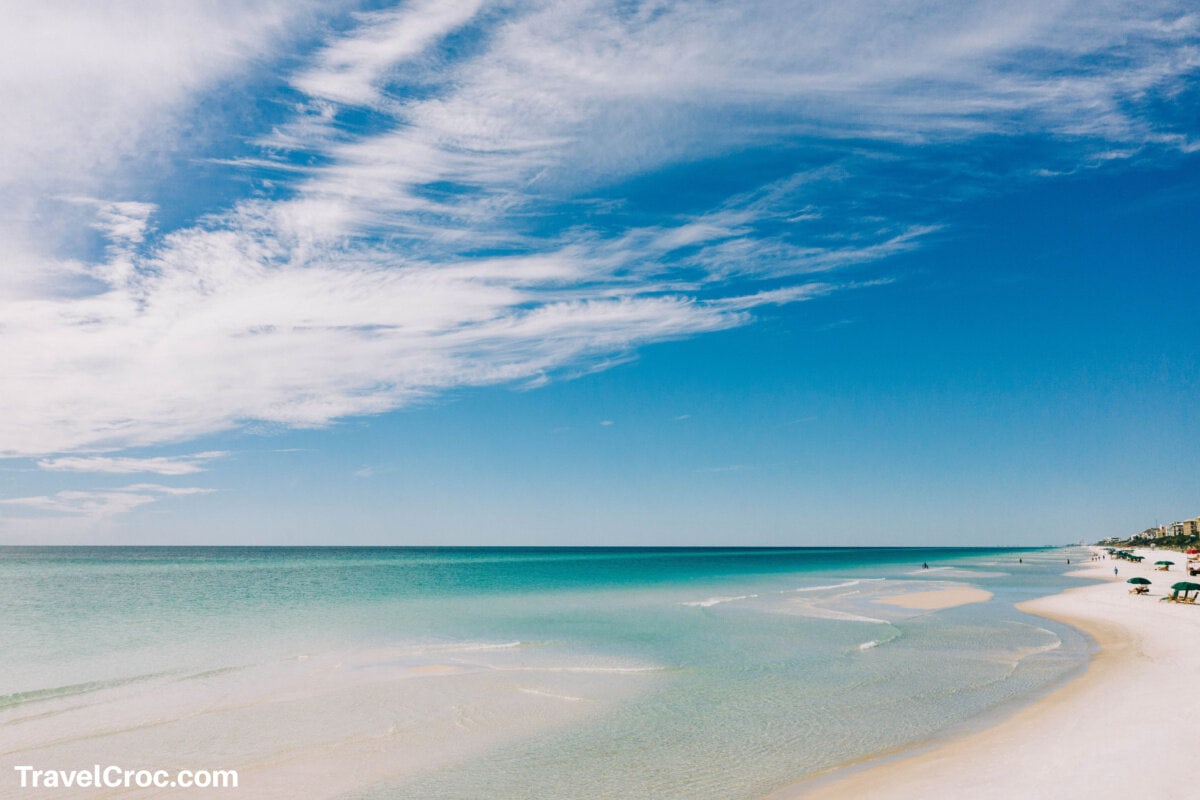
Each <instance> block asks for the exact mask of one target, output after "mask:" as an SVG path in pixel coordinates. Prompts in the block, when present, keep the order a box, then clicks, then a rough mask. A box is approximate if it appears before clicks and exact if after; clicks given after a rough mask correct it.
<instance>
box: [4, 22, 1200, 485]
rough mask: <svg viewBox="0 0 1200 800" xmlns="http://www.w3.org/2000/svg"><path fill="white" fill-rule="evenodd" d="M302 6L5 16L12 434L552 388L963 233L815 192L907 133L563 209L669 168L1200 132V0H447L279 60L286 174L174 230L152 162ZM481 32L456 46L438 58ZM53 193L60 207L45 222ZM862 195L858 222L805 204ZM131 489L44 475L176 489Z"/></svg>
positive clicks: (123, 429) (1116, 148) (307, 420)
mask: <svg viewBox="0 0 1200 800" xmlns="http://www.w3.org/2000/svg"><path fill="white" fill-rule="evenodd" d="M293 8H295V6H294V5H293V4H290V3H281V2H263V3H258V4H244V3H234V2H228V3H218V4H215V5H213V4H206V3H199V2H196V3H173V4H165V5H164V4H158V3H140V4H139V3H132V4H127V5H123V6H122V7H121V8H120V9H118V10H116V11H114V10H113V9H109V8H107V7H106V8H104V9H96V8H93V6H91V5H87V4H78V5H59V6H46V5H44V4H38V5H36V6H34V5H31V6H29V7H28V8H23V9H20V10H18V11H17V12H16V13H14V14H12V15H8V18H6V25H5V26H4V28H3V32H0V74H2V75H4V76H5V81H4V83H3V84H2V85H0V102H3V103H4V107H5V108H6V109H7V110H8V116H7V117H6V118H7V119H9V120H11V121H12V124H11V125H7V124H6V126H4V131H3V133H0V154H2V155H3V156H4V158H3V163H4V164H5V165H6V166H5V167H4V168H3V172H2V173H0V211H3V212H5V213H4V215H0V218H3V219H6V220H8V221H7V222H3V223H0V241H4V242H7V243H8V244H7V245H4V246H3V247H5V248H7V250H6V251H5V252H0V257H3V258H4V260H5V261H4V263H6V264H9V265H13V268H12V269H10V270H8V271H7V272H6V273H4V274H3V277H0V340H2V346H0V374H3V375H4V376H5V383H6V399H5V414H4V415H3V417H2V418H0V456H6V455H7V456H28V455H32V456H44V455H47V454H56V455H55V456H54V457H52V458H46V459H44V460H43V461H42V462H41V463H42V464H43V465H44V468H46V469H56V470H70V469H77V468H79V467H81V466H87V467H89V471H108V472H122V471H129V472H133V471H135V470H136V471H146V472H158V473H159V474H187V471H189V470H190V471H197V470H198V469H199V464H200V463H201V462H202V461H203V460H204V459H202V458H200V457H199V456H193V457H191V458H190V459H188V458H182V459H169V458H168V459H163V460H162V461H161V463H160V464H159V465H158V467H157V468H151V466H152V465H150V464H149V463H148V462H153V461H155V460H154V459H122V458H120V457H115V456H113V457H107V456H106V457H91V456H89V457H79V458H74V459H72V457H69V456H66V455H63V454H69V453H73V452H80V451H84V450H89V451H93V452H94V451H96V450H119V449H121V448H125V447H130V446H136V445H151V444H161V443H166V442H176V441H185V440H188V439H192V438H195V437H197V436H200V435H202V434H207V433H212V432H214V431H220V430H226V429H230V428H234V427H237V426H240V425H244V424H247V423H248V422H254V421H259V422H267V423H273V424H280V425H288V426H320V425H325V424H328V423H330V422H331V421H334V420H337V419H339V418H341V417H345V416H349V415H354V414H371V413H378V412H382V411H386V410H389V409H393V408H396V407H399V406H403V405H405V404H408V403H412V402H414V401H416V400H419V399H422V398H427V397H430V396H434V395H436V394H438V393H439V392H442V391H445V390H447V389H452V388H455V387H461V386H478V385H487V384H497V383H511V384H520V385H537V384H538V383H540V382H543V381H545V380H546V379H548V377H550V376H553V375H557V374H563V373H567V374H570V373H573V372H577V371H585V370H587V369H588V368H591V367H596V366H602V365H606V364H611V363H615V362H618V361H620V360H622V359H623V358H626V357H627V356H628V354H629V353H631V352H632V351H634V350H635V349H636V348H637V347H639V346H641V345H643V344H645V343H648V342H655V341H662V340H665V339H671V338H678V337H685V336H691V335H695V334H698V333H702V332H706V331H713V330H719V329H723V328H729V327H731V326H735V325H741V324H745V323H746V322H747V321H749V320H750V319H751V314H752V313H753V312H754V311H755V310H756V309H760V308H762V307H764V306H766V305H770V304H781V303H790V302H799V301H803V300H807V299H811V298H813V297H817V296H820V295H822V294H826V293H829V292H832V291H836V290H838V289H841V288H844V287H846V286H847V285H862V284H863V283H864V281H863V280H861V278H860V279H859V280H858V281H857V282H855V281H852V279H851V278H849V277H846V278H844V279H841V278H839V277H834V276H833V275H831V274H830V273H833V272H835V271H836V270H840V269H844V268H846V267H851V266H854V265H862V264H867V263H871V262H876V261H879V260H882V259H886V258H889V257H892V256H895V255H898V254H901V253H905V252H910V251H912V250H914V249H915V248H917V247H919V246H921V245H922V243H923V242H925V241H927V240H928V239H929V238H930V237H931V236H933V235H935V233H936V232H937V231H938V228H937V226H936V225H934V224H930V223H929V222H927V221H919V220H908V219H882V220H874V219H871V218H870V214H869V212H864V211H862V210H861V209H859V210H856V211H854V212H853V213H843V209H840V208H827V207H823V206H822V204H821V203H820V202H819V201H816V200H813V199H812V198H811V197H809V195H811V194H815V193H816V192H817V189H818V188H820V187H821V186H822V185H828V184H833V183H837V182H839V181H840V182H852V181H853V180H854V179H855V172H854V168H856V167H857V168H861V169H867V166H864V165H868V162H871V163H874V162H873V160H876V161H877V160H879V158H880V156H879V154H878V153H875V152H866V153H865V154H863V153H861V152H858V151H855V150H853V149H852V148H850V146H849V145H846V146H845V150H846V154H844V158H842V159H839V160H838V161H837V163H835V164H834V165H833V166H830V167H826V168H823V170H818V171H808V172H804V171H802V172H799V173H797V174H795V175H791V176H788V175H782V176H773V177H774V178H775V180H773V181H771V182H769V183H767V184H766V185H765V186H763V187H761V188H760V190H758V191H756V192H752V193H748V194H742V195H738V196H735V197H730V198H725V199H724V200H723V201H717V202H716V203H715V204H714V207H713V208H710V209H708V210H707V211H705V210H698V211H694V212H691V213H688V214H680V215H677V216H674V217H672V218H669V219H656V220H647V221H641V222H637V223H628V222H626V223H625V224H624V225H623V226H619V229H617V230H613V229H612V228H606V229H589V228H586V227H581V226H578V225H573V224H567V223H561V224H560V223H559V221H558V220H557V219H556V218H554V217H553V214H551V213H550V212H555V213H557V211H558V210H560V209H561V204H562V203H570V204H586V203H590V202H598V198H597V197H596V196H595V195H594V193H593V190H595V189H597V188H598V187H604V186H610V185H612V184H614V183H616V182H618V181H620V180H623V179H625V178H629V177H633V176H637V175H640V174H644V173H647V172H649V171H652V170H654V169H657V168H659V167H661V166H664V165H667V164H672V163H676V162H681V161H688V160H695V159H699V158H702V157H705V156H709V155H717V154H721V153H724V152H728V151H729V150H730V149H733V148H743V147H754V146H765V145H771V144H775V143H780V142H784V143H786V142H790V141H793V140H794V139H795V138H797V137H799V136H801V135H814V134H816V135H819V136H821V137H823V139H824V140H825V141H830V140H834V141H839V140H845V139H848V138H850V137H853V138H854V139H855V140H856V141H861V140H868V141H869V140H875V141H876V142H883V141H886V142H889V143H893V144H892V145H891V146H894V147H901V148H910V150H909V151H908V152H911V153H919V152H920V146H921V144H922V143H926V142H934V143H945V142H955V141H965V140H969V139H970V138H971V137H976V136H980V135H984V134H986V135H991V136H997V135H998V136H1004V135H1009V134H1020V135H1039V136H1045V137H1051V138H1055V139H1057V140H1058V141H1060V142H1062V143H1064V144H1063V147H1064V148H1065V152H1066V155H1063V156H1062V157H1061V158H1062V160H1064V161H1069V162H1071V163H1078V162H1081V161H1086V160H1088V159H1093V160H1094V159H1100V158H1107V157H1110V156H1109V154H1112V153H1136V152H1138V151H1139V150H1140V149H1141V148H1144V147H1147V146H1169V147H1178V148H1188V147H1191V146H1193V144H1194V143H1193V142H1192V141H1191V139H1189V138H1188V137H1189V136H1191V134H1190V133H1187V132H1186V131H1181V130H1180V129H1178V128H1177V127H1172V126H1171V124H1170V123H1169V122H1163V121H1161V120H1159V119H1157V118H1155V117H1154V116H1153V115H1151V114H1149V113H1147V112H1145V109H1146V108H1147V107H1149V106H1150V105H1152V100H1153V98H1155V97H1169V96H1171V93H1172V92H1177V91H1178V90H1179V89H1180V88H1181V87H1182V86H1183V85H1184V84H1185V83H1186V81H1188V80H1189V79H1191V78H1193V77H1194V76H1195V73H1196V71H1197V58H1196V55H1195V54H1196V43H1197V37H1198V36H1200V18H1198V17H1196V16H1195V15H1190V16H1189V15H1186V14H1184V13H1182V10H1183V8H1184V7H1183V6H1182V5H1180V4H1178V3H1170V2H1159V3H1143V4H1139V5H1138V6H1136V7H1134V6H1132V5H1127V4H1122V3H1104V4H1082V3H1075V2H1068V1H1067V0H1049V2H1044V3H1041V4H1039V5H1038V6H1037V7H1036V8H1032V7H1029V6H1028V5H1027V4H1018V3H1004V2H1001V3H995V2H991V3H983V2H978V3H971V2H955V3H935V4H930V3H912V4H903V3H902V4H894V5H891V6H888V7H887V8H880V7H879V6H878V4H876V3H867V2H846V3H839V4H838V5H837V6H836V7H831V6H830V5H829V4H828V3H817V2H813V3H803V2H801V3H786V4H784V3H747V4H732V3H731V4H716V3H680V4H647V5H645V6H640V7H627V6H625V5H613V4H608V3H599V2H555V3H541V4H539V3H531V4H517V5H515V6H513V7H512V8H508V7H506V8H505V9H494V8H491V7H483V6H481V5H480V3H478V2H473V1H472V0H466V1H465V2H454V3H451V2H444V3H443V2H428V1H425V2H416V3H411V4H406V5H403V6H401V7H400V8H399V9H398V10H394V11H379V12H372V13H368V14H363V15H360V16H358V17H356V18H355V19H356V22H355V25H354V26H352V27H351V28H350V29H349V30H348V31H346V32H345V33H342V34H339V35H337V36H334V37H332V38H331V39H329V41H327V42H326V43H325V45H324V46H323V47H320V48H318V49H317V50H316V52H314V53H313V54H311V56H310V57H308V58H307V59H306V60H305V61H304V65H303V66H302V67H301V68H299V69H297V70H296V72H295V73H294V74H293V75H290V76H285V77H286V79H287V80H288V82H289V83H290V85H291V86H292V87H294V88H295V89H296V90H298V91H300V92H302V93H303V94H304V95H305V96H304V98H303V102H301V103H300V104H299V106H298V108H297V110H296V112H295V114H294V116H293V117H292V118H291V119H289V120H287V121H285V122H284V123H283V124H281V125H280V126H279V127H277V128H276V129H275V130H273V131H271V132H269V133H265V134H263V135H262V137H261V143H262V145H263V152H262V153H260V154H257V155H255V156H253V157H251V158H248V159H242V160H240V161H239V159H237V158H233V159H230V163H244V164H247V165H251V164H256V165H262V164H272V163H278V164H280V165H282V166H283V167H284V168H285V171H286V172H287V173H288V176H286V177H285V178H284V183H285V187H286V191H283V192H280V193H279V195H278V199H271V196H270V195H264V196H256V197H255V198H253V199H244V200H243V201H241V202H239V203H236V204H234V205H233V206H232V207H230V208H226V209H223V210H221V209H217V210H215V212H214V213H213V214H212V215H211V216H209V217H207V218H205V219H204V220H202V221H201V223H199V224H196V225H190V226H184V227H181V228H179V229H176V230H173V231H162V230H157V229H156V225H155V219H156V214H157V210H156V209H155V208H154V207H153V205H152V204H150V203H148V202H146V201H145V200H144V199H141V200H139V199H137V197H138V195H137V187H138V186H140V185H144V182H145V181H146V180H148V177H147V176H148V175H150V174H151V173H153V171H154V167H155V165H156V164H157V163H159V162H160V161H161V159H162V158H164V157H165V156H164V154H166V153H171V154H172V157H175V156H176V155H178V154H176V153H173V152H172V148H174V147H177V146H178V145H179V142H180V141H182V138H181V133H180V132H181V131H182V130H183V129H184V128H185V127H187V125H188V124H190V123H192V122H197V121H199V120H200V119H201V117H200V116H199V115H196V114H193V113H191V112H192V111H193V110H194V104H195V103H196V102H197V98H199V97H202V96H203V95H204V93H205V92H208V91H210V90H212V89H213V87H214V86H216V85H218V83H219V82H220V81H222V80H226V79H230V78H235V77H238V76H244V74H245V73H247V72H248V71H252V70H254V69H257V68H258V66H257V65H258V64H260V63H261V61H260V57H261V56H262V55H263V54H270V53H275V52H278V50H279V48H280V47H281V43H285V42H286V41H288V37H289V36H290V35H291V32H293V31H295V30H296V29H297V28H303V27H304V24H303V20H304V18H305V16H304V15H305V14H307V13H308V12H307V11H304V10H303V9H301V12H300V13H299V15H298V17H297V18H293V17H294V16H296V15H295V14H294V12H293V11H292V9H293ZM47 9H49V10H47ZM502 12H503V13H502ZM472 26H476V27H477V28H478V29H477V30H474V32H473V33H471V34H470V36H471V38H470V41H469V46H467V45H463V46H462V47H461V48H460V49H461V53H458V52H457V51H456V52H454V53H451V52H446V51H444V50H443V49H441V47H440V46H441V44H442V43H443V40H444V38H445V37H446V36H448V35H465V34H464V32H468V33H469V31H468V30H467V29H470V28H471V27H472ZM214 43H215V44H214ZM281 80H283V78H281ZM348 111H353V112H355V113H361V112H364V111H365V112H370V113H372V114H374V115H375V117H374V119H375V120H376V123H375V124H374V125H373V126H372V125H367V126H358V127H356V126H353V125H349V124H347V123H346V113H347V112H348ZM894 143H900V144H894ZM855 147H856V148H859V149H860V150H861V148H862V147H864V145H855ZM309 157H311V163H312V164H313V165H312V166H307V164H308V163H309V161H310V158H309ZM1025 166H1027V167H1028V168H1029V169H1030V170H1032V169H1033V168H1034V167H1035V166H1041V165H1025ZM247 168H249V167H247ZM822 182H824V184H823V183H822ZM868 188H870V187H868ZM846 192H847V193H848V194H851V195H854V199H855V202H858V203H861V202H863V197H864V196H865V195H866V194H868V192H865V191H861V192H860V191H856V190H855V189H854V188H853V187H851V188H849V189H847V190H846ZM105 198H109V199H105ZM47 203H51V204H54V206H55V208H56V209H57V210H58V212H59V215H58V217H57V220H56V222H54V224H50V225H43V224H42V222H41V221H40V220H39V219H38V216H37V213H38V209H39V208H43V207H44V206H45V205H46V204H47ZM848 205H852V204H848ZM834 217H836V218H838V219H839V220H841V222H842V224H843V225H844V226H845V227H846V228H848V229H852V231H851V232H852V233H853V236H852V238H848V239H843V240H835V239H832V238H830V237H824V238H822V237H820V236H818V235H816V234H808V233H805V230H804V229H800V228H791V229H788V230H787V231H786V232H783V231H781V230H780V229H779V227H780V226H781V225H785V224H786V225H792V226H797V225H806V224H815V223H819V222H820V221H821V220H825V219H830V218H834ZM530 219H534V220H539V221H544V222H548V223H549V224H547V225H545V226H541V227H540V228H539V226H538V225H535V224H531V223H530V222H529V220H530ZM5 226H7V227H5ZM9 228H11V230H9ZM546 228H549V230H547V229H546ZM79 230H99V231H100V232H101V233H103V235H104V236H105V237H106V240H107V249H106V250H105V253H104V255H103V256H96V255H95V254H92V255H91V256H88V255H87V254H86V253H85V252H84V250H85V249H86V248H84V249H80V248H76V249H74V250H71V248H67V249H68V250H71V252H70V253H68V254H66V255H64V254H63V253H60V252H59V251H58V250H57V249H56V245H52V243H53V242H58V241H68V242H69V241H74V240H76V239H78V238H79V233H78V231H79ZM9 234H11V235H9ZM480 252H488V253H489V255H486V256H480V255H478V254H479V253H480ZM817 273H820V274H821V277H822V280H821V282H820V283H813V282H812V276H813V275H814V274H817ZM735 281H737V282H738V283H737V285H735V283H734V282H735ZM700 298H704V299H700ZM46 465H48V466H46ZM72 465H74V466H72ZM167 470H185V471H183V472H179V471H175V472H170V471H167ZM83 494H84V495H87V494H88V493H83ZM93 494H94V493H93ZM117 494H118V495H120V494H121V493H120V492H118V493H117ZM124 495H128V496H123V497H116V498H112V499H110V500H105V499H103V498H102V497H100V498H98V497H92V498H91V499H90V500H89V499H88V498H87V497H84V496H80V497H74V498H71V497H67V498H64V497H60V496H59V495H53V496H47V498H24V500H25V501H31V502H33V501H36V502H41V503H45V504H49V505H53V504H56V503H57V504H63V503H65V504H67V505H70V504H72V503H74V504H76V506H80V505H82V504H86V503H97V504H99V506H98V507H104V505H105V504H106V503H111V504H113V505H120V504H121V503H132V504H134V505H135V506H136V505H139V504H144V503H145V502H149V500H146V499H145V498H146V497H149V498H151V499H153V497H154V496H157V495H154V494H146V493H145V492H137V491H135V492H125V493H124ZM11 502H15V503H17V504H18V505H19V504H20V502H21V501H11ZM26 505H27V506H28V507H34V505H30V504H29V503H27V504H26Z"/></svg>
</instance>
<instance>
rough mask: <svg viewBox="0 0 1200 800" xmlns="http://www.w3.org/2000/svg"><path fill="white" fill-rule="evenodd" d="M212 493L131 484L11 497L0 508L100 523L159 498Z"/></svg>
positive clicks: (157, 485) (153, 484)
mask: <svg viewBox="0 0 1200 800" xmlns="http://www.w3.org/2000/svg"><path fill="white" fill-rule="evenodd" d="M213 491H215V490H214V489H205V488H198V487H175V486H162V485H159V484H155V483H135V484H131V485H129V486H122V487H119V488H116V489H104V490H95V491H75V490H64V491H61V492H56V493H54V494H52V495H38V496H33V497H14V498H8V499H4V500H0V505H3V506H8V507H10V508H16V509H22V510H27V511H35V512H46V513H49V514H52V515H70V516H81V517H86V518H88V519H91V520H101V519H106V518H108V517H113V516H116V515H118V514H126V513H129V512H130V511H133V510H134V509H136V508H139V507H141V506H144V505H148V504H150V503H154V502H156V501H158V500H160V499H162V498H163V497H187V496H191V495H198V494H209V493H211V492H213Z"/></svg>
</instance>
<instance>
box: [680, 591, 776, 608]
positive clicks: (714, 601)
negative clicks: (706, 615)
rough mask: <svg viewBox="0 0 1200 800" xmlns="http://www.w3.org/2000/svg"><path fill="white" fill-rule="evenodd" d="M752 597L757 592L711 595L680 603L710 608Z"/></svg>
mask: <svg viewBox="0 0 1200 800" xmlns="http://www.w3.org/2000/svg"><path fill="white" fill-rule="evenodd" d="M751 597H758V595H756V594H740V595H738V596H737V597H709V598H707V599H705V600H693V601H691V602H688V603H680V604H679V605H681V606H693V607H697V608H709V607H710V606H715V605H718V604H720V603H732V602H734V601H735V600H749V599H750V598H751Z"/></svg>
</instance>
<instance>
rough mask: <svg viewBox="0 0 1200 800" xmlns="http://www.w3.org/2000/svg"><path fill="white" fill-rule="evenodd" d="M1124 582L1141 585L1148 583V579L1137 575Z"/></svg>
mask: <svg viewBox="0 0 1200 800" xmlns="http://www.w3.org/2000/svg"><path fill="white" fill-rule="evenodd" d="M1125 582H1126V583H1136V584H1140V585H1142V586H1147V585H1149V583H1150V579H1149V578H1142V577H1138V578H1130V579H1129V580H1127V581H1125Z"/></svg>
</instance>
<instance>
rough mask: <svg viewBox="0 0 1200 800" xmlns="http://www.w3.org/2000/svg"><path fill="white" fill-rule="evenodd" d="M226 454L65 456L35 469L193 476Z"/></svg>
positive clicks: (216, 451) (49, 459)
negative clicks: (142, 456) (148, 456)
mask: <svg viewBox="0 0 1200 800" xmlns="http://www.w3.org/2000/svg"><path fill="white" fill-rule="evenodd" d="M227 455H229V453H227V452H225V451H223V450H211V451H208V452H204V453H193V454H191V455H188V456H178V457H174V458H172V457H167V456H156V457H152V458H130V457H128V456H65V457H61V458H43V459H40V460H39V461H38V462H37V465H38V468H39V469H43V470H46V471H47V472H95V473H109V474H113V475H133V474H137V473H154V474H156V475H194V474H195V473H197V472H204V471H205V470H206V469H207V468H208V467H207V464H206V462H208V461H212V460H213V459H218V458H224V457H225V456H227Z"/></svg>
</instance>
